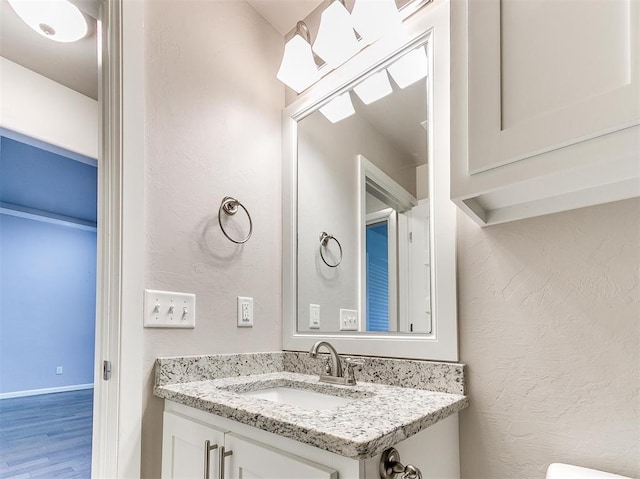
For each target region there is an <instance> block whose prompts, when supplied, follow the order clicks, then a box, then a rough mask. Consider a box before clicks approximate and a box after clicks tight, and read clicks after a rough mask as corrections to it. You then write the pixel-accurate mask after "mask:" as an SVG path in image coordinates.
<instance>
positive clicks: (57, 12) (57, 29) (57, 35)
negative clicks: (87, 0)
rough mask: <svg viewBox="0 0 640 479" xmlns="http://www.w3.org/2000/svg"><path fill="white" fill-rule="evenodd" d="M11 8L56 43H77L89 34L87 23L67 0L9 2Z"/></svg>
mask: <svg viewBox="0 0 640 479" xmlns="http://www.w3.org/2000/svg"><path fill="white" fill-rule="evenodd" d="M9 4H10V5H11V8H13V10H14V11H15V12H16V14H17V15H18V16H19V17H20V18H21V19H22V21H23V22H24V23H26V24H27V25H29V26H30V27H31V28H32V29H33V30H35V31H36V32H38V33H39V34H40V35H42V36H43V37H46V38H49V39H50V40H55V41H56V42H75V41H76V40H80V39H81V38H82V37H84V36H85V35H86V34H87V29H88V28H87V21H86V20H85V18H84V15H82V12H80V10H78V8H77V7H76V6H75V5H73V4H71V3H69V2H67V1H66V0H9Z"/></svg>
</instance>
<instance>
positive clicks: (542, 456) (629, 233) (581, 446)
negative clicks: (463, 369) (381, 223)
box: [458, 199, 640, 479]
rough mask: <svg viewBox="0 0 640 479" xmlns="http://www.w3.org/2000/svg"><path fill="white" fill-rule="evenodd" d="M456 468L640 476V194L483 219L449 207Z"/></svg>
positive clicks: (471, 478)
mask: <svg viewBox="0 0 640 479" xmlns="http://www.w3.org/2000/svg"><path fill="white" fill-rule="evenodd" d="M458 283H459V285H458V301H459V318H460V322H459V334H460V354H461V361H462V362H464V363H466V364H467V365H468V369H467V374H468V380H469V382H468V392H469V394H470V397H471V407H470V408H469V409H468V410H466V411H463V412H462V414H461V416H460V434H461V460H462V477H463V478H464V479H485V478H486V479H512V478H523V479H534V478H540V479H542V478H544V473H545V469H546V466H547V465H548V464H549V463H551V462H570V463H574V464H579V465H583V466H586V467H593V468H599V469H604V470H608V471H611V472H616V473H619V474H623V475H627V476H631V477H640V412H639V408H640V396H639V389H640V199H633V200H627V201H622V202H616V203H610V204H605V205H601V206H596V207H591V208H585V209H580V210H574V211H570V212H566V213H560V214H555V215H550V216H544V217H540V218H534V219H530V220H523V221H518V222H514V223H509V224H505V225H500V226H494V227H490V228H487V229H480V228H478V227H476V226H475V225H474V224H473V223H472V222H471V220H469V219H468V218H467V217H465V216H464V215H463V214H459V215H458Z"/></svg>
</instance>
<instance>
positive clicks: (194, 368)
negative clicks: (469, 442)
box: [154, 352, 468, 479]
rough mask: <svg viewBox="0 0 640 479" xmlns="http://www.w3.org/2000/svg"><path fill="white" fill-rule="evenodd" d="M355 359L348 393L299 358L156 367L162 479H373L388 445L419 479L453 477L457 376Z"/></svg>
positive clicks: (237, 357) (448, 367)
mask: <svg viewBox="0 0 640 479" xmlns="http://www.w3.org/2000/svg"><path fill="white" fill-rule="evenodd" d="M323 359H324V357H323ZM362 359H363V362H364V365H363V374H359V376H361V377H360V378H359V380H358V383H357V384H356V385H354V386H345V385H339V384H327V383H323V382H320V381H319V377H318V375H317V374H316V373H319V372H320V373H321V372H322V368H323V367H324V364H323V363H324V361H323V360H313V359H311V358H309V357H308V355H307V354H299V353H287V352H284V353H258V354H234V355H214V356H196V357H186V358H161V359H158V360H157V362H156V387H155V389H154V393H155V395H156V396H159V397H161V398H164V399H165V407H164V416H163V420H164V422H163V449H162V477H163V478H185V477H197V478H200V477H204V478H220V479H222V478H236V477H243V478H248V477H271V478H274V477H278V478H292V479H293V478H302V477H304V478H379V477H380V475H379V471H378V469H379V464H380V458H381V455H382V454H383V452H384V451H385V450H387V449H388V448H389V447H392V446H393V447H395V448H396V449H397V452H398V453H399V455H400V459H401V460H402V461H403V464H405V463H411V464H412V465H414V466H416V467H418V468H419V469H421V471H422V474H423V477H439V478H457V477H459V457H458V418H457V413H458V411H460V410H461V409H463V408H465V407H467V405H468V399H467V398H466V396H465V395H464V381H463V370H464V367H463V366H462V365H459V364H446V363H435V362H427V361H403V360H389V359H380V358H362ZM301 370H303V371H304V370H306V371H305V373H302V372H299V371H301ZM363 378H364V379H363ZM372 379H374V380H376V382H365V381H367V380H372ZM404 380H407V382H408V384H407V385H408V386H411V387H400V386H398V385H397V384H398V382H402V381H404ZM416 386H417V387H416Z"/></svg>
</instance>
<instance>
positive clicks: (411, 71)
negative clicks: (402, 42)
mask: <svg viewBox="0 0 640 479" xmlns="http://www.w3.org/2000/svg"><path fill="white" fill-rule="evenodd" d="M387 70H388V71H389V75H391V78H393V80H394V81H395V82H396V83H397V84H398V86H399V87H400V88H405V87H407V86H409V85H411V84H412V83H415V82H417V81H418V80H420V79H422V78H424V77H426V76H427V74H428V73H429V62H428V61H427V52H426V50H425V49H424V47H420V48H416V49H415V50H412V51H410V52H409V53H407V54H406V55H404V56H403V57H402V58H400V59H399V60H398V61H397V62H395V63H394V64H392V65H391V66H389V68H387Z"/></svg>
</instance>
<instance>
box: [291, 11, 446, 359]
mask: <svg viewBox="0 0 640 479" xmlns="http://www.w3.org/2000/svg"><path fill="white" fill-rule="evenodd" d="M449 10H450V8H449V2H448V1H446V0H440V1H438V0H436V1H434V2H432V3H429V4H427V5H426V6H425V7H424V8H422V9H420V10H418V11H417V12H416V13H415V14H413V15H412V16H411V17H409V18H407V19H406V20H405V21H404V23H403V28H402V34H401V35H400V36H398V37H395V38H391V39H382V40H379V41H378V42H377V43H374V44H373V45H370V46H368V47H367V48H365V49H364V50H362V51H361V52H360V53H358V54H357V55H356V56H355V57H353V58H352V59H351V60H349V61H348V62H347V63H345V64H344V65H342V66H341V67H340V68H338V69H336V70H334V71H333V72H331V73H330V74H329V75H327V76H326V77H324V78H323V79H322V80H320V81H319V82H318V83H317V84H316V85H314V86H313V87H312V88H310V89H309V90H307V92H305V93H304V94H303V95H301V96H300V97H298V99H297V100H296V101H295V102H294V103H292V104H291V105H290V106H289V107H288V108H286V109H285V110H284V111H283V116H282V123H283V129H282V134H283V143H282V145H283V165H282V172H283V177H282V190H283V191H282V193H283V195H282V231H283V237H282V310H283V311H282V313H283V327H282V333H283V337H282V349H283V350H285V351H286V350H289V351H308V350H309V349H310V348H311V346H312V345H313V344H314V343H315V342H316V341H318V340H326V341H330V342H331V343H332V344H333V345H334V346H335V347H336V349H337V350H338V351H339V352H340V353H347V354H355V355H371V356H382V357H395V358H413V359H430V360H438V361H458V338H457V332H458V329H457V305H456V249H455V245H456V207H455V205H454V203H453V202H452V201H451V200H450V194H449V190H450V184H449V181H450V180H449V175H450V161H449V159H450V133H449V132H450V102H449V99H450V54H449V51H450V50H449V30H450V27H449ZM423 44H426V45H427V55H428V58H429V59H430V71H429V76H428V82H429V83H428V85H429V90H428V93H427V95H428V96H427V98H428V101H427V103H428V105H427V107H428V129H429V139H430V141H429V144H428V158H429V199H430V210H431V211H430V215H431V225H430V233H429V234H430V246H431V251H430V254H431V312H432V332H431V333H430V334H420V333H391V334H389V333H372V332H367V333H363V332H360V333H351V334H350V333H345V332H335V333H330V332H326V333H325V332H322V333H318V332H298V330H297V329H298V327H297V322H298V321H297V320H298V318H297V277H298V271H297V269H298V266H297V264H298V263H297V226H298V221H297V220H298V219H297V200H298V198H297V195H298V190H297V172H298V145H297V122H298V121H300V120H302V119H303V118H305V117H306V116H308V115H309V114H311V113H313V112H314V111H316V110H317V109H318V108H320V107H321V106H323V105H324V104H326V103H328V102H329V101H331V100H332V99H333V98H335V97H336V96H338V95H341V94H342V93H344V92H346V91H349V90H351V89H352V88H353V86H355V85H356V84H357V83H358V82H359V81H360V80H361V79H362V78H364V77H365V76H367V75H368V74H370V73H373V72H375V71H378V70H381V69H382V68H385V67H386V66H388V65H389V64H391V63H392V62H393V61H394V60H396V59H397V58H399V57H400V56H402V55H403V54H404V53H405V52H407V51H409V50H411V49H413V48H416V47H418V46H420V45H423ZM354 161H356V159H355V158H354Z"/></svg>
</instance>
